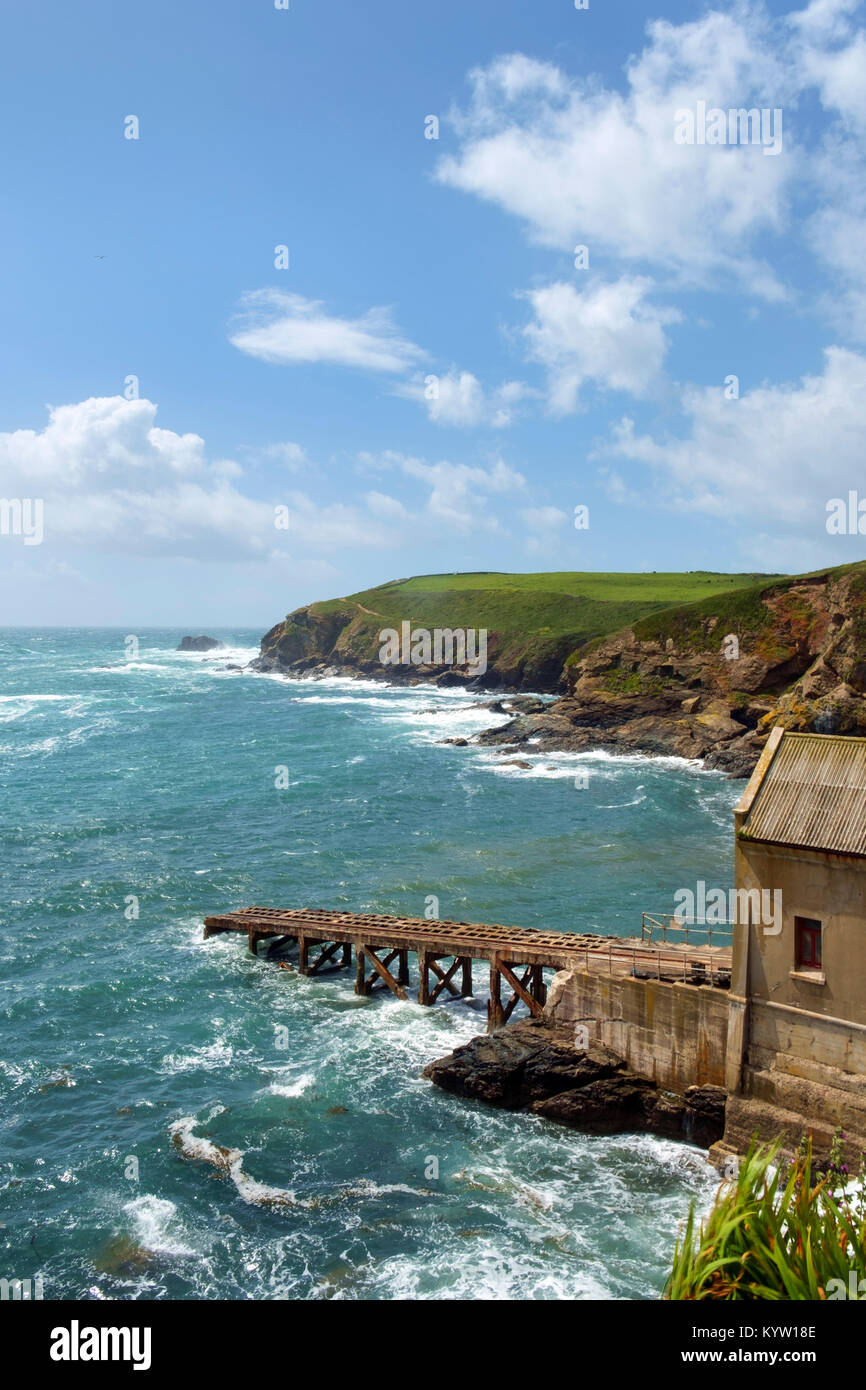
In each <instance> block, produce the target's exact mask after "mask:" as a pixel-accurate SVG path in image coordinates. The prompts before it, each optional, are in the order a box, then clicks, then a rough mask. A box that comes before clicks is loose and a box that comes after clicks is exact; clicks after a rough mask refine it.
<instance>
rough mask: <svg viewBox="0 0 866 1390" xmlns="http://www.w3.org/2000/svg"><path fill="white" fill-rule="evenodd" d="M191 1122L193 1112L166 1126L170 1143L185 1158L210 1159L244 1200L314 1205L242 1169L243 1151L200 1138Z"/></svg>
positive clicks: (261, 1202) (287, 1204)
mask: <svg viewBox="0 0 866 1390" xmlns="http://www.w3.org/2000/svg"><path fill="white" fill-rule="evenodd" d="M195 1125H196V1119H195V1116H194V1115H187V1116H185V1117H184V1119H182V1120H176V1121H175V1123H174V1124H173V1125H171V1126H170V1131H169V1132H170V1133H171V1137H172V1143H173V1144H174V1145H175V1147H176V1148H178V1149H179V1150H180V1151H181V1153H182V1154H183V1155H184V1157H185V1158H191V1159H197V1160H198V1161H200V1162H202V1163H210V1164H211V1165H212V1166H213V1167H214V1168H217V1169H218V1170H219V1171H220V1172H223V1173H226V1174H227V1175H228V1176H229V1177H230V1178H231V1180H232V1182H233V1183H234V1185H235V1187H236V1189H237V1191H238V1194H239V1196H240V1197H242V1198H243V1200H244V1201H245V1202H249V1203H250V1204H251V1205H253V1206H300V1207H315V1206H316V1205H317V1203H316V1202H315V1200H313V1199H308V1200H303V1199H301V1198H298V1197H297V1196H296V1194H295V1193H294V1192H292V1191H290V1190H289V1189H288V1188H284V1187H271V1186H270V1185H269V1184H267V1183H263V1182H258V1181H257V1180H256V1179H255V1178H253V1177H251V1176H250V1175H249V1173H247V1172H245V1170H244V1152H243V1150H242V1149H233V1148H226V1147H224V1146H223V1145H221V1144H214V1143H212V1142H211V1140H210V1139H203V1138H201V1136H199V1135H197V1134H194V1133H193V1130H194V1128H195Z"/></svg>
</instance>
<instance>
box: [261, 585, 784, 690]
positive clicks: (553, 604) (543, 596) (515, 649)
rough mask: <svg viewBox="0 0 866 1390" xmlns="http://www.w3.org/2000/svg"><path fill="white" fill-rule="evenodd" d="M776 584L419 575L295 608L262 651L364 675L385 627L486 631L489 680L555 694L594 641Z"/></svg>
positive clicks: (293, 663) (290, 661) (286, 660)
mask: <svg viewBox="0 0 866 1390" xmlns="http://www.w3.org/2000/svg"><path fill="white" fill-rule="evenodd" d="M774 578H775V576H772V575H756V574H720V573H714V572H711V571H703V570H697V571H691V572H688V573H678V572H670V573H665V572H651V573H645V574H623V573H589V572H580V571H554V572H552V573H538V574H505V573H497V572H495V571H482V572H475V573H458V574H431V575H417V576H414V577H412V578H407V579H397V580H392V581H389V582H388V583H386V584H380V585H377V586H376V587H375V588H372V589H364V590H361V591H360V592H358V593H355V594H350V595H348V596H346V597H345V598H335V599H327V600H324V601H321V602H317V603H312V604H309V605H307V606H305V607H304V608H300V609H297V610H296V611H295V612H294V613H290V614H288V616H287V617H286V618H285V620H284V621H283V622H282V623H278V624H277V626H276V627H275V628H273V629H272V630H271V632H269V633H268V634H267V636H266V637H265V638H264V639H263V643H262V655H263V657H264V658H266V659H271V660H272V664H275V665H277V666H279V667H282V668H286V669H288V668H295V669H298V670H303V669H310V668H312V667H314V666H316V665H320V664H328V663H330V664H332V665H334V666H338V667H348V668H352V669H356V670H361V671H366V672H368V673H369V672H371V671H373V670H375V668H376V667H377V666H378V651H379V646H380V642H379V633H380V632H381V631H382V630H383V629H385V628H399V627H400V624H401V623H402V622H406V621H408V622H410V623H411V624H412V625H413V627H418V628H426V629H428V630H433V629H436V628H451V629H454V628H463V629H467V628H474V629H476V630H480V629H485V630H486V631H487V632H488V634H489V654H490V665H489V669H488V677H489V679H488V681H487V682H486V683H487V684H490V685H508V686H512V687H516V688H524V689H527V688H533V689H541V690H556V689H557V688H558V687H559V685H560V683H561V681H562V677H563V671H564V668H565V666H566V663H567V662H568V660H569V658H570V657H571V656H572V654H573V653H575V652H576V651H577V650H578V649H580V648H582V647H583V646H584V645H585V644H586V643H587V642H589V641H591V640H592V639H593V638H599V637H605V636H607V635H609V634H611V633H614V632H617V631H618V630H619V629H620V628H623V627H629V626H631V625H632V624H634V623H635V622H638V621H640V620H641V619H649V618H651V617H652V616H653V615H655V614H659V613H662V612H664V611H665V610H667V609H669V608H671V607H674V606H677V607H681V606H682V605H683V604H691V603H696V602H701V601H707V602H709V603H712V602H714V601H715V600H716V599H717V598H718V596H720V595H723V594H729V593H732V592H735V591H737V590H742V589H743V588H744V587H753V586H755V585H756V584H758V583H759V581H760V582H761V583H763V584H765V585H766V584H767V583H768V582H771V581H772V580H773V579H774ZM382 674H388V673H386V672H383V673H382Z"/></svg>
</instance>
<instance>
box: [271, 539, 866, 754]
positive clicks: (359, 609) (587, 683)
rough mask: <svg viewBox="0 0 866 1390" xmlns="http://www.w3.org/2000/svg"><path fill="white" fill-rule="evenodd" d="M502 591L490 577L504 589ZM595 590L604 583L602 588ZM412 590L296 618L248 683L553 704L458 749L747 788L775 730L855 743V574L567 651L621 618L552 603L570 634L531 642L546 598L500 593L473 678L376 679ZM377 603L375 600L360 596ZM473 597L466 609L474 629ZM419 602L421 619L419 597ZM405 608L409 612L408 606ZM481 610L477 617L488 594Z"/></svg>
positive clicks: (756, 595) (443, 611)
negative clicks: (640, 762)
mask: <svg viewBox="0 0 866 1390" xmlns="http://www.w3.org/2000/svg"><path fill="white" fill-rule="evenodd" d="M514 578H515V576H502V580H503V584H504V583H505V581H506V580H508V579H514ZM525 578H542V576H525ZM550 578H551V579H554V578H557V577H556V576H550ZM578 578H582V577H580V576H576V577H575V579H578ZM584 578H585V577H584ZM598 578H599V582H603V581H604V579H605V576H599V577H598ZM614 578H617V577H616V576H610V579H611V580H613V579H614ZM619 578H621V576H620V577H619ZM634 578H635V579H638V580H639V579H641V578H644V579H645V580H646V581H647V585H648V591H649V586H650V581H652V580H653V578H654V576H650V575H647V576H634ZM684 578H688V577H687V576H686V577H684ZM736 578H738V577H736V576H735V577H734V579H736ZM743 578H744V579H751V580H752V581H753V580H754V576H751V577H749V576H744V577H743ZM420 582H421V581H414V580H413V581H397V582H396V583H395V584H394V585H385V586H382V590H381V591H379V590H374V591H370V592H369V593H367V594H365V595H363V597H364V598H365V599H369V600H370V601H371V602H372V601H376V602H378V603H379V604H380V605H381V607H382V609H383V610H384V611H381V612H377V611H374V610H372V609H371V608H370V607H368V606H367V604H366V603H361V602H360V601H359V600H355V599H352V600H348V599H347V600H334V601H332V602H329V603H326V604H315V605H310V606H308V607H307V608H304V609H299V610H297V611H296V612H295V613H292V614H290V615H289V616H288V618H286V619H285V620H284V622H282V623H278V624H277V625H276V626H275V627H274V628H272V629H271V630H270V632H268V633H267V634H266V635H265V637H264V638H263V639H262V647H261V654H260V656H259V657H258V658H257V660H256V661H255V662H254V663H253V666H254V668H255V669H257V670H260V671H283V672H285V673H286V674H287V675H294V676H299V675H309V676H321V675H352V676H366V677H374V678H378V679H381V680H387V681H388V682H389V683H395V682H405V683H408V684H418V683H422V682H428V683H435V684H438V685H463V686H464V687H466V688H468V689H475V690H478V691H479V692H481V691H482V690H487V691H488V692H490V691H493V692H502V691H529V690H531V691H535V692H542V693H543V692H550V693H553V694H555V695H556V696H557V697H558V698H556V699H555V700H553V701H548V702H544V701H540V702H539V701H536V702H535V704H531V703H530V704H527V705H525V706H524V707H522V708H514V707H511V708H509V706H508V704H507V702H504V701H501V702H500V703H498V704H497V703H494V704H492V705H491V708H493V709H495V710H496V711H497V712H498V713H508V714H512V715H513V717H512V718H511V719H510V720H509V721H508V722H507V723H500V724H499V725H498V726H497V727H496V728H492V729H489V730H487V731H485V732H484V733H482V734H480V735H478V736H476V737H475V738H474V739H472V740H469V742H473V743H477V744H482V745H486V746H498V747H501V748H502V750H503V752H504V753H507V754H508V755H511V756H513V757H515V758H517V759H518V760H521V758H522V755H525V754H527V753H530V752H531V753H532V754H538V753H546V752H556V751H563V752H583V751H588V750H591V749H599V748H602V749H609V750H610V751H611V752H614V753H633V752H639V753H645V754H651V755H669V756H670V755H672V756H676V757H682V758H693V759H701V760H703V762H704V764H705V766H707V767H709V768H717V769H719V770H721V771H724V772H727V773H728V774H729V775H731V776H733V777H746V776H748V775H749V774H750V773H751V771H752V769H753V768H754V766H755V763H756V762H757V759H758V757H759V755H760V752H761V748H762V747H763V744H764V742H765V740H766V738H767V737H768V735H769V732H770V730H771V729H772V728H773V726H774V725H776V724H781V725H783V726H784V727H785V728H788V729H795V730H813V731H816V732H819V733H841V734H849V733H850V734H863V733H866V564H863V563H860V564H854V565H843V566H839V567H837V568H836V569H829V570H824V571H821V572H818V573H815V574H812V575H803V576H797V577H793V578H781V579H779V578H775V579H774V578H770V579H764V580H762V581H760V582H758V583H755V582H749V583H746V584H745V586H744V587H741V588H733V589H726V590H719V591H717V592H714V593H712V594H711V595H710V596H709V597H706V598H703V599H700V600H699V601H697V602H691V603H686V604H678V605H671V604H667V605H660V604H658V603H647V604H640V603H637V604H635V603H632V608H636V610H637V611H638V612H640V610H641V609H646V608H650V609H651V610H652V611H650V612H645V611H644V612H641V613H640V616H638V617H637V618H636V620H634V621H632V622H630V624H629V625H628V626H619V627H618V628H617V630H615V631H608V632H606V633H603V634H602V635H599V636H595V637H591V638H589V639H588V640H585V641H580V642H577V643H576V642H575V635H576V634H577V632H578V631H579V629H580V626H581V623H583V624H584V628H586V627H587V626H590V625H591V624H592V623H594V624H595V625H596V629H597V628H598V627H599V626H605V625H608V626H612V625H613V623H614V619H615V617H616V616H619V615H621V614H622V612H623V609H624V607H625V605H623V604H622V603H621V602H619V603H615V602H611V603H609V604H607V605H606V606H605V605H600V604H599V601H598V600H597V599H583V598H581V597H580V595H563V594H557V595H556V596H555V597H556V600H557V604H558V607H557V608H556V610H555V612H556V614H558V617H557V622H558V623H559V624H560V625H561V626H562V625H567V624H568V623H569V622H570V624H571V628H570V629H569V630H568V631H564V632H560V631H558V630H557V629H556V626H555V625H554V624H553V623H552V622H550V623H547V624H546V625H545V624H542V626H541V627H540V628H537V629H535V630H530V611H531V612H532V614H533V615H534V616H533V617H532V619H531V620H532V621H537V620H538V619H539V618H541V619H546V618H550V619H552V618H553V616H554V609H553V608H551V606H550V604H551V602H552V598H551V596H550V595H545V596H543V597H544V603H543V604H542V606H541V608H540V609H539V608H538V602H539V600H538V596H537V595H533V596H532V597H533V603H534V604H535V607H534V608H531V606H528V607H527V606H526V596H525V595H521V594H518V591H516V590H515V591H507V597H503V595H499V600H500V606H499V607H498V608H497V609H495V610H491V611H495V612H499V613H505V614H506V618H503V619H500V622H501V624H502V626H501V627H500V628H499V629H496V628H492V627H491V629H490V633H489V643H488V650H489V664H488V669H487V671H486V673H485V674H484V675H483V676H480V675H474V676H473V675H472V674H471V672H469V671H468V670H466V669H460V668H455V667H448V668H446V669H444V670H443V669H442V668H441V667H435V666H431V667H425V666H418V665H411V664H409V665H406V666H389V667H387V668H383V666H382V664H381V662H380V661H379V655H378V646H377V640H378V637H377V634H378V630H379V627H380V625H381V624H385V623H387V622H390V621H392V620H393V611H394V609H393V608H392V609H391V610H390V611H389V610H388V604H389V603H391V604H394V603H396V602H397V600H395V599H394V593H395V592H399V591H400V586H401V585H404V586H407V587H408V586H411V585H415V584H418V583H420ZM702 582H704V583H709V581H707V580H703V581H702ZM380 592H381V594H384V595H385V596H386V600H387V601H386V600H383V598H382V597H379V598H376V597H375V596H376V595H379V594H380ZM415 592H416V591H415V590H413V591H412V593H413V594H414V593H415ZM479 594H481V591H480V590H479V591H478V592H477V593H476V594H475V595H474V599H475V600H476V608H477V612H478V613H479V614H481V615H482V616H483V614H484V612H485V609H484V604H483V603H482V600H481V598H479ZM435 597H436V598H437V600H438V606H435V605H434V607H433V610H432V614H428V615H427V621H428V622H429V621H430V620H431V616H432V617H434V618H435V616H436V614H437V613H439V614H440V617H441V620H442V621H446V620H448V621H450V622H451V623H453V624H454V625H457V623H458V622H459V620H460V619H461V618H464V619H465V618H466V617H467V616H468V615H471V613H472V612H473V611H475V610H473V609H472V605H471V603H469V604H468V600H467V593H466V591H456V590H455V593H454V595H452V596H451V598H453V602H451V599H450V598H449V594H448V592H447V591H441V592H437V594H436V595H435ZM470 597H473V596H472V595H470ZM425 601H426V602H428V604H429V602H430V595H425ZM415 603H416V606H421V604H420V600H417V599H416V600H415ZM484 603H487V604H489V603H490V599H489V591H485V596H484ZM467 604H468V606H467ZM509 604H510V608H509ZM503 605H504V606H503ZM521 605H523V606H524V608H525V611H523V609H522V608H521ZM602 608H604V612H602V611H601V609H602ZM572 610H573V612H572ZM398 611H399V610H398ZM564 614H565V615H569V614H571V616H570V617H569V616H563V615H564ZM581 615H583V616H581ZM506 623H507V624H508V626H506ZM449 741H450V742H455V743H462V742H463V740H449Z"/></svg>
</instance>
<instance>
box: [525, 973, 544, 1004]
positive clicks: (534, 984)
mask: <svg viewBox="0 0 866 1390" xmlns="http://www.w3.org/2000/svg"><path fill="white" fill-rule="evenodd" d="M529 992H530V994H531V995H532V997H533V999H535V1000H537V1001H538V1003H539V1004H540V1005H541V1007H542V1008H544V1006H545V1004H546V1003H547V986H546V985H545V983H544V966H543V965H533V967H532V979H531V981H530V985H529Z"/></svg>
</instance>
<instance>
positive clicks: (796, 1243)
mask: <svg viewBox="0 0 866 1390" xmlns="http://www.w3.org/2000/svg"><path fill="white" fill-rule="evenodd" d="M839 1142H841V1135H840V1136H839ZM836 1152H837V1154H839V1153H841V1149H837V1151H836ZM778 1159H779V1147H778V1145H772V1146H770V1147H764V1146H760V1145H758V1144H757V1143H754V1142H753V1143H752V1144H751V1146H750V1147H749V1151H748V1153H747V1154H746V1156H745V1157H744V1158H743V1160H742V1161H741V1163H740V1165H739V1170H738V1172H737V1175H736V1177H735V1178H732V1179H731V1180H729V1181H726V1182H724V1183H722V1185H721V1187H720V1188H719V1191H718V1193H717V1194H716V1200H715V1204H714V1205H713V1208H712V1210H711V1211H710V1214H709V1216H708V1217H707V1218H706V1220H705V1221H704V1222H702V1223H701V1226H700V1228H699V1230H696V1229H695V1209H694V1204H692V1207H691V1209H690V1211H689V1215H688V1219H687V1221H686V1225H685V1230H684V1232H683V1235H682V1239H681V1240H680V1241H678V1242H677V1246H676V1250H675V1252H674V1258H673V1265H672V1268H671V1272H670V1275H669V1276H668V1280H667V1283H666V1285H665V1290H664V1295H663V1296H664V1297H665V1298H666V1299H671V1300H679V1299H684V1300H698V1299H734V1300H744V1299H765V1300H796V1299H811V1300H823V1299H826V1298H838V1297H845V1296H846V1293H845V1292H844V1290H847V1289H849V1288H850V1287H851V1283H850V1281H851V1274H852V1270H853V1271H854V1272H855V1275H856V1280H860V1279H862V1278H863V1277H864V1275H866V1200H864V1175H866V1170H864V1169H863V1168H861V1172H860V1178H859V1180H858V1183H857V1184H856V1185H855V1187H854V1191H853V1192H852V1193H851V1194H850V1195H846V1194H845V1193H844V1192H840V1193H838V1194H837V1195H835V1196H834V1195H833V1193H832V1191H831V1182H830V1180H829V1179H828V1176H824V1177H821V1178H818V1179H817V1180H815V1178H814V1176H813V1168H814V1165H813V1161H812V1145H811V1140H807V1141H806V1142H805V1143H804V1144H801V1147H800V1150H799V1152H798V1153H797V1156H796V1157H795V1159H794V1161H793V1163H791V1164H790V1166H788V1167H787V1169H786V1168H785V1167H784V1166H783V1165H781V1164H779V1162H778ZM830 1162H831V1163H838V1158H835V1157H833V1156H831V1160H830ZM838 1166H839V1167H840V1168H841V1167H842V1165H841V1163H839V1165H838ZM834 1176H835V1174H834ZM856 1280H855V1286H856ZM833 1281H839V1282H838V1283H834V1282H833ZM840 1289H841V1290H843V1292H841V1293H840V1292H839V1290H840Z"/></svg>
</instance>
